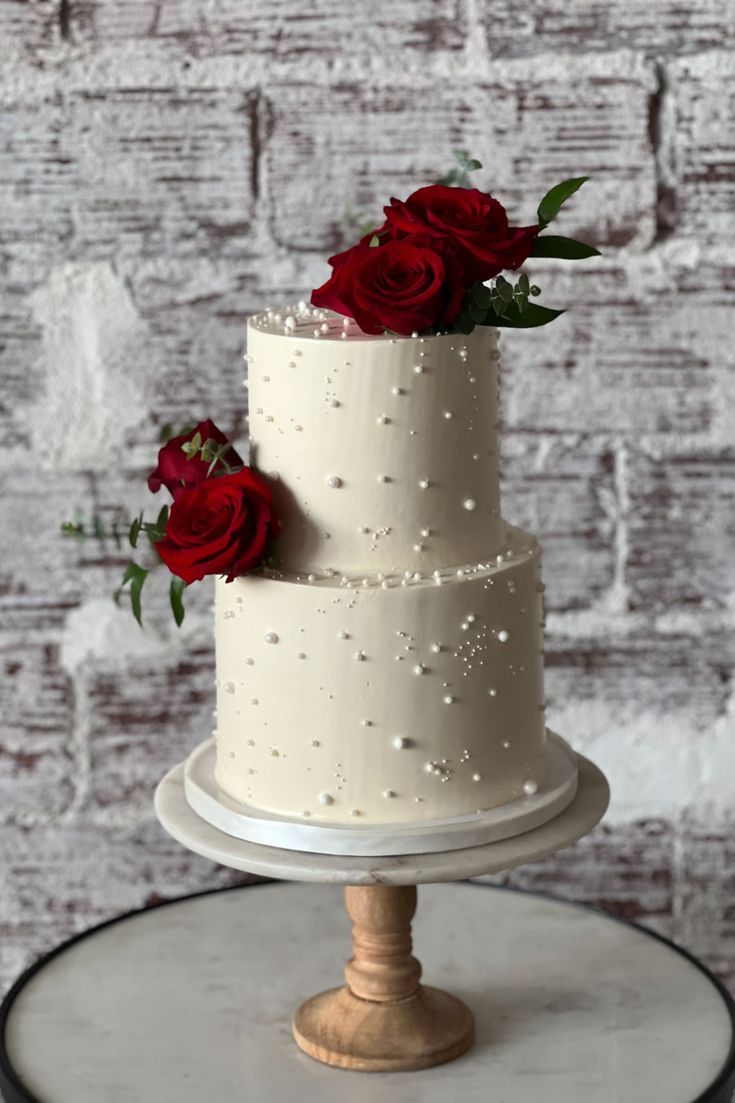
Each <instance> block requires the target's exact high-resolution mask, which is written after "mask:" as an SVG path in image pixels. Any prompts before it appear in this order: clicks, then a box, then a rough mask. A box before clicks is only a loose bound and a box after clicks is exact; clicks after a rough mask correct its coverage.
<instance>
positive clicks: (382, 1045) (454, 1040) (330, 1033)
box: [156, 755, 609, 1071]
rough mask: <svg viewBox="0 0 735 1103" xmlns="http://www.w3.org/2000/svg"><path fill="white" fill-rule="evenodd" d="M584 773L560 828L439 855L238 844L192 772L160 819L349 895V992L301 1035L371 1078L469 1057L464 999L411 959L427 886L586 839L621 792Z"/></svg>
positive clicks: (219, 858) (298, 1031)
mask: <svg viewBox="0 0 735 1103" xmlns="http://www.w3.org/2000/svg"><path fill="white" fill-rule="evenodd" d="M577 764H578V787H577V795H576V797H575V798H574V800H573V801H572V803H571V804H570V805H569V806H568V807H567V808H566V809H565V810H564V811H563V812H561V813H560V814H559V815H558V816H556V817H555V818H554V819H552V820H550V821H549V822H548V823H545V824H543V826H541V827H536V828H533V829H532V830H529V831H526V832H524V833H523V834H522V835H516V836H514V837H513V838H510V839H504V840H502V841H501V842H495V843H487V844H485V845H484V846H470V847H464V848H462V849H461V850H447V851H437V852H436V853H431V854H418V855H411V854H401V855H398V856H394V857H382V858H364V857H354V856H348V855H332V854H311V853H308V854H307V853H303V852H301V851H297V850H287V849H285V848H282V847H274V846H265V845H263V844H260V843H250V842H245V841H244V840H242V839H238V838H234V837H232V836H230V835H226V834H225V833H224V832H223V831H220V830H219V829H218V828H216V827H213V826H212V825H211V824H210V823H207V822H206V821H205V820H203V819H201V818H200V817H199V816H198V815H197V814H196V812H194V811H193V810H192V809H191V808H190V807H189V804H188V803H187V800H186V795H185V792H184V764H183V763H181V764H180V765H178V766H175V767H174V769H173V770H171V771H169V773H168V774H167V775H166V777H165V778H164V779H163V780H162V781H161V783H160V785H159V786H158V789H157V791H156V813H157V815H158V818H159V820H160V821H161V824H162V825H163V827H165V829H166V830H167V831H168V832H169V834H171V835H173V837H174V838H175V839H176V840H177V841H178V842H180V843H181V844H182V845H183V846H186V847H187V848H188V849H189V850H193V851H194V852H195V853H196V854H201V855H203V856H204V857H206V858H211V859H212V860H213V861H215V862H219V863H220V864H221V865H225V866H230V867H232V868H233V869H241V870H246V871H248V872H250V873H256V874H260V875H262V876H265V877H276V878H281V879H283V880H289V881H319V882H326V883H331V884H342V885H346V886H348V887H347V889H346V904H347V911H348V914H349V916H350V918H351V920H352V924H353V957H352V959H351V960H350V962H349V963H348V965H347V967H346V969H345V976H346V980H347V984H346V986H344V987H342V988H334V989H331V990H329V991H327V992H322V993H321V994H320V995H318V996H313V997H312V998H311V999H309V1000H307V1001H306V1003H304V1004H302V1006H301V1007H300V1008H299V1009H298V1011H297V1012H296V1016H295V1018H294V1023H293V1033H294V1037H295V1039H296V1042H297V1043H298V1045H299V1046H300V1047H301V1049H302V1050H303V1051H304V1052H305V1053H308V1054H309V1055H310V1056H311V1057H314V1058H316V1059H317V1060H318V1061H322V1062H324V1063H325V1064H328V1065H336V1066H339V1067H340V1068H346V1069H362V1070H365V1071H381V1070H382V1071H391V1070H393V1071H399V1070H408V1069H421V1068H428V1067H430V1066H432V1065H439V1064H442V1063H443V1062H445V1061H451V1060H452V1058H454V1057H459V1055H460V1054H462V1053H464V1052H465V1051H466V1050H467V1049H469V1047H470V1046H471V1045H472V1041H473V1037H474V1020H473V1017H472V1013H471V1011H470V1010H469V1008H467V1007H466V1006H465V1004H463V1003H462V1001H461V1000H458V999H457V998H456V997H455V996H451V995H449V993H447V992H442V991H441V990H439V989H437V988H429V987H425V986H424V985H421V984H420V983H419V978H420V976H421V965H420V963H419V962H418V961H417V960H416V958H415V957H413V955H412V953H411V949H412V945H411V920H412V918H413V915H414V912H415V910H416V885H418V884H423V883H431V882H438V881H458V880H461V879H463V878H467V877H477V876H480V875H481V874H486V873H498V872H500V871H501V870H507V869H513V868H514V867H515V866H518V865H523V864H524V863H526V862H535V861H538V860H539V859H540V858H545V857H547V856H548V855H549V854H553V853H555V852H556V851H557V850H561V849H562V848H563V847H565V846H569V845H570V844H571V843H573V842H575V841H576V840H577V839H579V838H581V837H582V836H583V835H586V834H587V832H588V831H591V830H592V828H593V827H594V826H595V824H596V823H598V821H599V820H600V819H601V818H602V816H603V815H604V813H605V809H606V808H607V803H608V799H609V789H608V785H607V782H606V780H605V778H604V776H603V775H602V773H601V772H600V771H599V770H598V769H597V767H596V766H594V765H593V764H592V763H591V762H589V761H588V760H587V759H585V758H583V757H582V756H581V755H578V756H577Z"/></svg>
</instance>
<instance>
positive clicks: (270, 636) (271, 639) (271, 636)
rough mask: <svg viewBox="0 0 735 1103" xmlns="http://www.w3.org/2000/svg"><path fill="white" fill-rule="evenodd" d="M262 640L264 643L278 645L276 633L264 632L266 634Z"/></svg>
mask: <svg viewBox="0 0 735 1103" xmlns="http://www.w3.org/2000/svg"><path fill="white" fill-rule="evenodd" d="M263 638H264V640H265V642H266V643H278V633H277V632H266V634H265V636H264V637H263Z"/></svg>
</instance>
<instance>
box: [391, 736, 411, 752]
mask: <svg viewBox="0 0 735 1103" xmlns="http://www.w3.org/2000/svg"><path fill="white" fill-rule="evenodd" d="M393 746H394V747H395V749H396V750H397V751H405V749H406V747H408V746H409V741H408V739H406V737H405V735H397V736H396V737H395V739H394V740H393Z"/></svg>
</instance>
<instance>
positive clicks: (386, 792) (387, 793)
mask: <svg viewBox="0 0 735 1103" xmlns="http://www.w3.org/2000/svg"><path fill="white" fill-rule="evenodd" d="M395 795H396V794H395V793H394V792H393V790H392V789H384V790H383V796H384V797H385V798H386V799H387V800H390V798H391V797H394V796H395Z"/></svg>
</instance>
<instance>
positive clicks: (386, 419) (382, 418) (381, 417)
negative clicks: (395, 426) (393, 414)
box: [376, 414, 390, 425]
mask: <svg viewBox="0 0 735 1103" xmlns="http://www.w3.org/2000/svg"><path fill="white" fill-rule="evenodd" d="M376 420H377V422H378V425H387V424H388V423H389V421H390V418H389V417H388V415H387V414H380V415H379V416H378V417H377V419H376Z"/></svg>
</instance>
